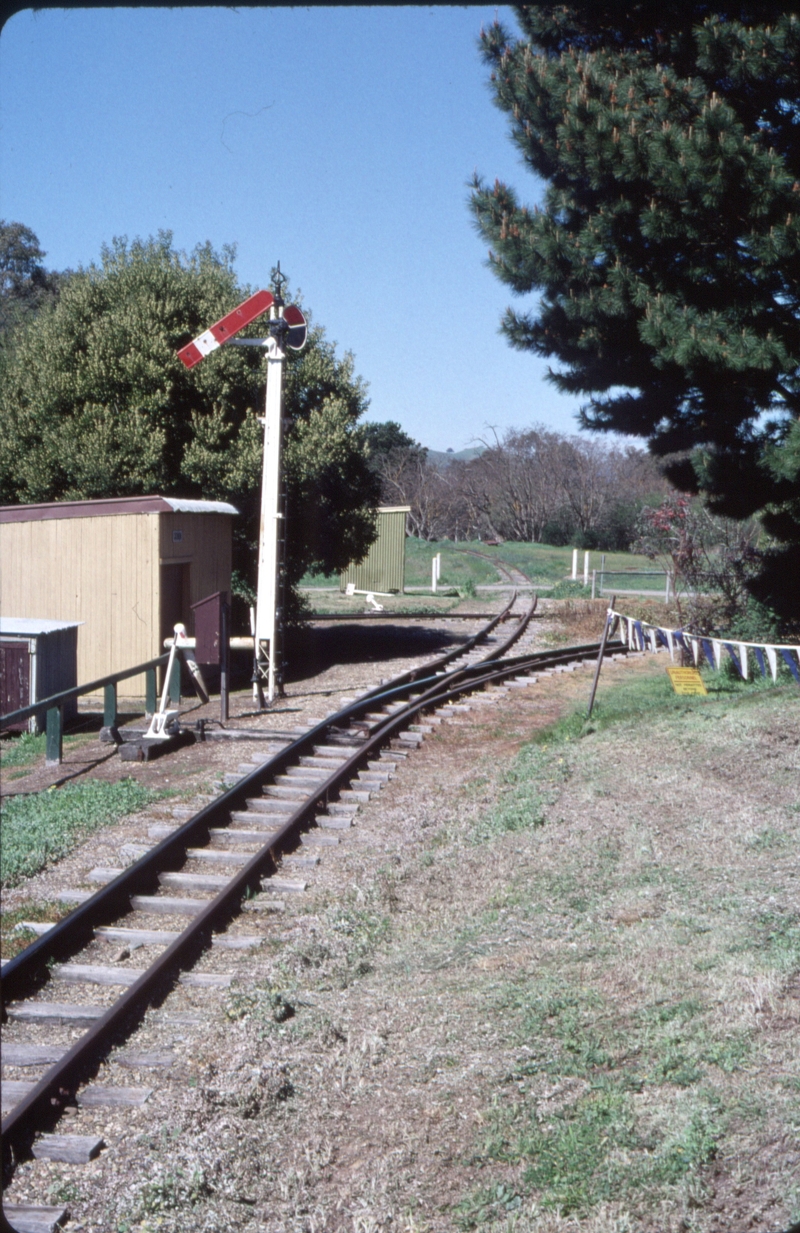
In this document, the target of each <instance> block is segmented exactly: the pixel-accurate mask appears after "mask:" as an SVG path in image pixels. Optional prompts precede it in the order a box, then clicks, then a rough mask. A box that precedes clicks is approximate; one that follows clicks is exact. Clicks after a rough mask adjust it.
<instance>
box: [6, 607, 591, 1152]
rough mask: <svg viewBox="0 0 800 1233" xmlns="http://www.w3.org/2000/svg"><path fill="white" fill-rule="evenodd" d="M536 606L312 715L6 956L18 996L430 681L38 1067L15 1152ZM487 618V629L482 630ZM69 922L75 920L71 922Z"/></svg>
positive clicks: (9, 1125)
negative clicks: (505, 629)
mask: <svg viewBox="0 0 800 1233" xmlns="http://www.w3.org/2000/svg"><path fill="white" fill-rule="evenodd" d="M512 602H513V601H512ZM534 609H535V602H534V604H533V605H532V607H531V610H530V612H529V613H528V614H527V616H526V617H525V618H523V621H522V622H520V626H519V627H518V628H517V629H516V630H514V631H513V632H512V635H511V636H510V637H509V638H508V639H506V640H505V641H504V643H503V645H502V646H501V647H500V648H495V649H494V650H493V651H492V652H491V653H490V656H488V657H486V660H485V661H484V662H483V664H477V665H468V666H465V667H464V668H461V669H459V670H458V671H456V672H455V673H450V674H448V675H447V676H446V677H445V678H444V679H443V678H442V677H441V676H440V675H438V674H437V673H436V671H435V669H434V672H433V674H430V675H428V676H427V677H426V678H423V679H422V680H419V679H417V678H416V673H415V672H413V671H412V674H405V675H407V676H408V675H413V676H414V678H415V679H414V680H405V681H401V683H400V684H395V683H393V684H392V686H391V687H390V688H389V689H388V690H387V689H385V688H384V689H382V690H381V691H380V692H378V693H375V692H371V693H370V694H368V695H365V696H364V697H362V698H360V699H358V700H357V701H356V702H355V703H353V704H351V705H349V706H348V707H346V708H344V709H343V710H342V711H340V712H338V713H337V714H336V715H335V716H332V717H328V718H327V719H326V720H324V721H322V722H321V723H320V724H318V725H316V726H315V728H313V729H312V730H311V731H310V732H309V733H307V734H305V736H303V737H301V738H299V739H298V740H297V741H294V742H292V744H291V745H290V746H289V747H287V748H286V749H284V750H282V751H280V752H279V753H278V754H276V755H274V756H273V758H271V759H269V760H268V762H267V763H265V764H263V765H262V766H260V767H257V768H255V770H254V772H253V773H252V774H251V775H248V776H246V777H245V778H244V779H243V780H241V781H240V782H239V783H238V784H236V785H234V787H233V788H231V789H230V790H229V791H228V792H227V793H224V794H223V795H222V796H221V797H219V798H218V799H217V800H216V801H214V802H211V803H210V804H209V805H208V806H206V807H205V808H204V809H203V810H201V811H200V812H199V813H198V814H196V815H195V816H194V817H193V818H191V819H189V821H188V822H186V823H185V824H184V825H183V826H182V827H179V828H178V829H177V830H176V831H175V832H174V833H173V834H172V835H171V836H169V837H168V838H167V839H165V840H162V842H161V843H160V844H157V845H156V846H155V847H154V848H153V849H151V851H150V852H149V853H147V854H146V855H145V856H144V857H142V858H140V860H139V861H138V862H136V864H135V865H134V866H132V867H131V868H130V869H129V870H126V871H124V873H122V874H120V875H118V877H117V878H115V879H114V880H113V881H112V882H111V883H110V884H108V885H107V886H106V887H104V888H101V890H100V891H98V892H97V893H96V894H95V895H94V896H92V898H91V899H90V900H88V901H87V902H86V903H84V904H82V905H80V906H79V908H77V909H75V911H74V912H73V913H71V914H70V915H69V916H68V917H66V918H65V920H64V921H62V922H59V924H58V925H55V926H54V927H53V929H52V930H50V931H48V933H47V934H44V935H43V936H42V937H41V938H39V939H37V941H36V942H34V943H32V944H31V946H29V947H27V948H26V950H25V951H23V952H22V953H21V954H20V955H18V956H16V957H15V959H12V960H10V961H9V963H8V964H7V965H6V967H5V969H4V971H3V974H2V986H3V994H4V997H5V998H8V997H9V994H10V995H11V997H14V996H15V995H16V996H20V995H21V993H22V990H23V987H24V986H25V985H28V986H30V984H31V983H34V984H35V983H38V981H39V980H40V979H41V978H42V976H44V975H45V972H44V971H43V968H45V967H46V964H47V963H48V962H49V961H51V960H52V959H54V958H56V957H59V956H60V955H61V954H63V953H64V952H65V951H66V950H67V949H69V950H73V951H74V949H76V946H77V945H78V944H80V943H81V942H82V941H86V940H88V938H89V937H90V936H91V934H92V931H93V929H94V927H95V925H97V924H100V923H104V922H105V920H107V919H108V917H109V914H110V913H111V914H112V915H113V913H114V912H116V913H119V912H120V910H128V909H129V906H130V896H131V894H134V893H136V892H137V890H140V888H141V887H145V888H147V889H152V888H154V886H155V885H157V883H158V874H159V873H160V872H165V871H166V869H168V868H170V867H173V866H174V865H176V864H181V863H182V862H183V860H185V856H186V849H187V848H188V847H190V846H194V845H195V844H196V842H197V840H198V839H199V838H203V839H204V840H205V841H208V839H209V837H210V836H209V830H210V827H211V825H212V823H213V822H214V821H217V820H219V819H218V817H217V814H219V813H220V812H225V813H228V812H229V811H230V809H231V808H235V807H236V805H237V804H241V803H243V801H245V800H246V798H247V796H248V794H249V793H251V792H252V791H253V790H255V789H256V788H259V789H260V788H261V787H263V786H264V784H265V782H266V781H267V780H268V779H270V778H272V777H273V776H274V775H275V774H279V773H280V771H281V770H282V769H285V767H286V766H287V765H288V764H290V763H291V762H294V761H296V759H297V758H298V757H299V756H301V754H302V752H303V751H304V750H305V749H308V748H310V747H313V745H314V744H315V743H317V741H318V740H319V739H320V738H321V737H323V736H324V735H325V734H326V733H330V732H331V731H332V730H333V731H335V730H336V728H337V726H339V725H341V724H342V723H343V722H350V721H351V720H356V721H357V719H358V716H359V714H360V713H363V712H365V711H366V710H368V708H369V707H371V706H374V705H375V704H376V703H377V702H378V701H379V700H381V701H383V702H384V703H386V702H388V701H395V700H398V699H399V697H400V695H402V694H407V692H408V690H409V689H410V688H411V687H413V685H414V684H415V683H416V684H417V686H419V685H428V686H429V688H428V689H427V690H425V691H424V692H423V694H422V695H421V697H420V698H417V699H415V700H414V701H413V703H409V704H408V705H407V706H406V707H404V708H402V710H401V711H399V712H398V713H397V714H396V715H394V716H391V717H390V718H389V719H388V720H387V722H386V723H385V724H380V725H378V728H377V730H375V731H374V732H373V733H372V734H371V735H370V736H368V737H367V738H366V740H365V741H363V742H362V743H360V744H359V746H358V747H357V748H356V749H355V750H354V752H353V754H352V755H351V756H350V758H348V759H346V760H345V762H344V763H343V764H342V765H340V766H339V767H338V768H337V769H336V770H335V771H334V772H332V774H331V775H330V776H329V777H328V779H327V780H325V781H323V782H322V783H321V784H320V785H318V787H317V788H316V789H315V790H314V792H313V793H312V794H311V795H309V796H308V797H307V798H306V800H305V801H304V802H302V803H301V804H300V805H299V806H298V807H297V809H296V810H294V811H293V812H292V814H291V815H290V816H289V818H287V819H286V821H285V822H284V824H283V825H282V826H280V827H279V828H278V829H277V830H276V831H274V832H272V833H271V834H270V837H269V840H268V842H267V843H266V844H264V845H263V847H262V848H261V849H260V850H259V851H258V852H256V853H255V854H254V855H253V856H252V857H251V858H250V860H249V861H248V862H247V864H246V865H245V866H244V867H243V868H242V869H241V870H240V871H239V872H238V873H237V874H235V875H234V876H233V877H232V878H231V879H230V880H229V882H228V885H227V886H226V887H225V888H224V889H223V890H222V891H221V892H220V893H219V894H218V895H216V896H215V897H214V898H213V899H211V900H210V901H209V903H208V904H207V906H206V907H204V908H203V909H202V910H201V911H200V912H199V913H198V914H197V915H196V916H195V917H193V919H192V921H191V922H190V923H189V925H187V927H186V928H185V929H184V930H183V932H182V933H181V934H180V935H179V936H178V937H177V938H176V939H175V940H174V941H173V942H172V943H170V944H169V945H168V946H167V947H166V948H165V950H164V952H162V954H161V955H160V956H159V958H158V959H157V960H156V961H155V963H154V964H152V965H151V967H150V968H148V969H147V971H146V972H144V973H142V975H141V976H140V977H139V978H138V979H137V980H136V982H135V983H134V984H133V985H131V986H130V987H129V988H128V989H127V990H125V992H124V993H123V994H122V995H120V997H119V998H117V1000H116V1001H115V1002H114V1004H113V1006H111V1007H109V1009H108V1010H107V1011H106V1013H105V1014H104V1015H103V1016H102V1017H101V1018H100V1019H99V1020H97V1022H96V1023H95V1024H94V1025H93V1026H92V1027H91V1028H90V1029H89V1030H88V1031H87V1032H85V1033H84V1034H83V1036H82V1037H81V1039H80V1040H79V1041H77V1042H76V1043H75V1045H73V1047H72V1048H71V1049H70V1050H68V1051H67V1052H66V1053H65V1054H64V1056H63V1057H62V1058H61V1059H59V1061H58V1062H57V1063H56V1064H55V1065H53V1066H52V1067H51V1068H50V1069H49V1070H48V1071H47V1073H46V1074H45V1075H43V1076H42V1078H41V1079H40V1080H39V1082H38V1083H37V1084H36V1085H35V1086H34V1087H33V1089H32V1090H31V1091H30V1092H29V1093H28V1094H27V1096H25V1097H24V1098H23V1099H22V1100H21V1101H19V1102H18V1103H17V1104H16V1105H15V1107H14V1109H13V1110H12V1111H11V1112H10V1113H9V1115H8V1116H7V1117H6V1119H5V1120H4V1121H3V1123H2V1128H0V1133H2V1136H3V1141H4V1144H6V1145H7V1146H9V1147H11V1148H13V1150H14V1151H15V1154H17V1155H18V1156H20V1155H27V1154H28V1152H29V1150H30V1147H31V1144H32V1142H33V1138H34V1137H35V1135H36V1134H37V1133H40V1132H41V1131H42V1130H43V1129H47V1128H49V1126H50V1125H51V1124H53V1123H54V1122H55V1121H57V1120H58V1118H59V1116H60V1111H61V1109H62V1107H63V1105H64V1104H65V1103H66V1102H67V1101H69V1100H71V1099H73V1096H74V1092H75V1090H76V1089H77V1087H78V1086H79V1085H80V1084H81V1083H82V1082H84V1081H85V1080H86V1079H87V1078H88V1077H89V1076H90V1075H91V1074H92V1073H94V1072H95V1071H96V1069H97V1066H98V1065H99V1063H100V1061H101V1060H102V1058H103V1057H104V1056H105V1055H106V1054H107V1053H108V1050H109V1048H110V1047H111V1044H112V1042H113V1039H114V1037H115V1036H116V1035H118V1033H119V1032H120V1031H121V1030H122V1028H123V1027H124V1026H126V1025H128V1026H130V1025H131V1024H132V1023H134V1022H135V1021H136V1020H137V1019H139V1018H141V1017H142V1015H143V1014H144V1013H145V1012H146V1010H147V1008H148V1007H149V1006H150V1005H151V1004H152V1002H153V1001H154V1000H155V999H156V998H157V997H158V996H159V993H164V994H165V993H166V992H168V990H169V988H171V986H172V984H173V983H174V981H175V979H176V977H177V975H178V973H179V971H180V970H181V969H185V968H186V967H187V966H189V965H190V964H191V963H192V962H194V960H196V959H197V958H198V957H199V955H200V954H201V953H202V952H203V951H204V950H205V949H206V948H207V946H208V945H209V944H210V941H211V934H212V931H213V929H214V928H216V927H219V925H220V924H222V923H223V922H225V921H226V920H227V919H230V918H231V917H232V916H233V915H235V914H236V912H237V911H238V909H239V905H240V903H241V900H242V898H243V897H244V895H246V894H247V893H248V891H254V890H257V889H259V888H260V885H261V878H262V877H263V876H264V875H265V874H266V873H268V872H270V871H274V870H275V869H276V868H277V862H278V859H279V857H280V855H281V854H282V853H283V851H284V850H285V849H286V848H287V847H288V846H290V844H293V843H294V844H296V840H297V836H298V833H299V831H300V829H302V827H303V825H304V824H305V823H307V822H308V820H309V818H310V817H312V816H313V815H314V814H315V813H316V812H318V811H319V810H320V809H321V808H324V806H325V805H326V804H327V802H328V801H329V800H330V799H331V798H332V797H334V796H337V795H338V792H339V790H340V789H341V786H342V785H343V784H344V783H349V782H350V781H351V779H352V778H353V776H354V775H355V774H356V773H357V771H358V769H359V768H360V766H361V764H362V763H363V762H364V760H365V759H369V757H370V754H371V753H372V752H373V751H374V750H375V748H379V747H380V746H381V745H382V744H385V743H386V741H387V740H388V739H391V736H392V734H393V733H394V732H395V731H397V730H399V729H400V728H402V727H403V726H404V724H407V723H408V722H409V720H410V718H412V717H413V715H414V714H416V713H418V711H419V710H420V709H422V708H424V707H425V706H430V705H431V704H432V703H434V702H435V700H436V699H437V698H443V697H444V698H447V697H451V696H455V694H459V695H460V693H462V692H464V691H466V690H468V689H470V688H475V683H474V682H473V681H471V680H470V678H471V677H473V676H474V675H475V673H476V671H480V670H482V671H483V672H484V674H485V672H486V669H485V663H486V662H489V661H490V660H493V659H494V657H495V656H497V655H499V654H502V651H503V649H504V648H505V647H507V646H508V645H509V644H510V643H511V642H513V641H514V640H515V639H516V638H518V637H519V636H520V634H521V632H522V630H523V629H524V628H525V626H526V625H527V623H528V621H529V620H530V618H531V617H532V615H533V611H534ZM501 615H502V614H501ZM499 619H500V618H499V617H498V618H496V619H495V620H494V622H492V623H490V627H491V628H493V627H494V626H495V625H496V624H497V621H498V620H499ZM488 628H489V627H487V630H486V631H483V632H484V636H485V634H486V632H488ZM476 640H477V637H476ZM473 645H474V642H473ZM581 653H583V648H581ZM459 654H464V648H461V649H460V651H459ZM442 658H447V657H442ZM530 658H531V657H529V659H530ZM545 658H552V656H548V655H547V653H545ZM556 658H558V659H564V658H565V655H564V653H563V652H562V653H561V654H560V655H558V656H557V657H556ZM437 662H438V661H434V665H429V671H430V667H434V666H435V664H436V663H437ZM531 662H535V663H542V662H543V660H542V653H539V655H538V656H534V657H533V658H532V659H531ZM504 670H505V671H506V672H509V671H510V672H518V671H519V670H520V668H519V663H518V661H514V663H513V664H512V665H511V666H510V667H509V666H508V665H506V666H505V669H503V667H499V668H496V669H495V670H494V673H492V674H489V676H486V677H485V680H489V679H492V678H493V676H494V675H497V674H498V673H499V674H501V675H502V673H503V671H504ZM458 679H461V681H462V683H461V684H460V685H459V686H457V687H456V689H455V690H454V689H453V682H454V681H455V680H458ZM227 820H229V819H226V821H227ZM132 888H135V889H132ZM68 926H71V927H70V928H68Z"/></svg>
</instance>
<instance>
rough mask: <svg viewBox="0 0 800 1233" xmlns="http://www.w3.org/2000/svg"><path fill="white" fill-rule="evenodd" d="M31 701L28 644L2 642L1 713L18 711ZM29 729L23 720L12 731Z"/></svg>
mask: <svg viewBox="0 0 800 1233" xmlns="http://www.w3.org/2000/svg"><path fill="white" fill-rule="evenodd" d="M30 700H31V654H30V651H29V650H28V644H27V642H0V713H2V714H3V715H7V714H8V713H9V711H18V710H20V709H21V708H22V707H23V706H28V705H29V704H30ZM27 727H28V720H27V719H23V720H21V721H20V723H18V724H13V725H12V727H11V731H14V732H21V731H22V730H23V729H25V728H27Z"/></svg>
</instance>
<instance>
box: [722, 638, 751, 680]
mask: <svg viewBox="0 0 800 1233" xmlns="http://www.w3.org/2000/svg"><path fill="white" fill-rule="evenodd" d="M723 646H724V647H725V650H726V651H727V652H728V654H729V655H730V657H731V659H732V660H733V662H734V664H735V665H736V671H737V672H738V673H739V676H740V677H741V678H742V680H745V679H746V675H745V673H744V672H743V671H742V661H741V659H740V656H741V653H742V648H741V645H740V646H739V653H738V654H737V653H736V651H734V649H733V643H732V642H725V643H723ZM746 662H747V660H746V659H745V663H746Z"/></svg>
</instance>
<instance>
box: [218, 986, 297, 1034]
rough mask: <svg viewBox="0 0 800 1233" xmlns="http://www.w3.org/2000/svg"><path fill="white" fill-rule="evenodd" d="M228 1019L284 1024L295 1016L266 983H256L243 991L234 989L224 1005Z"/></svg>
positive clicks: (278, 992) (290, 1005)
mask: <svg viewBox="0 0 800 1233" xmlns="http://www.w3.org/2000/svg"><path fill="white" fill-rule="evenodd" d="M224 1011H225V1014H226V1015H227V1016H228V1018H229V1019H233V1020H242V1019H244V1020H246V1019H255V1020H256V1021H258V1022H259V1023H265V1024H269V1023H285V1022H286V1021H287V1019H291V1018H293V1017H294V1015H295V1013H296V1012H295V1008H294V1006H293V1005H292V1004H291V1002H290V1001H289V1000H288V999H287V998H286V997H285V995H284V994H283V993H281V992H280V991H279V990H277V989H274V988H273V987H272V985H271V984H270V983H269V982H268V981H256V983H255V984H251V985H248V986H247V988H245V989H234V990H232V991H231V993H229V994H228V997H227V998H226V1000H225V1004H224Z"/></svg>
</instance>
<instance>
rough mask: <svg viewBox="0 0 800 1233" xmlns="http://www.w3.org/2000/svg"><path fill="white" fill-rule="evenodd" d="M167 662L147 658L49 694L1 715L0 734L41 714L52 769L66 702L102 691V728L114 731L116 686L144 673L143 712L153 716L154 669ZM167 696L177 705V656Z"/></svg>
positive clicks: (155, 701) (60, 740)
mask: <svg viewBox="0 0 800 1233" xmlns="http://www.w3.org/2000/svg"><path fill="white" fill-rule="evenodd" d="M168 660H169V655H159V656H158V658H157V659H150V660H148V661H147V663H146V664H137V665H136V667H135V668H126V669H125V670H124V672H112V673H110V674H109V675H108V676H102V677H100V679H99V680H97V681H90V682H89V684H88V685H76V686H75V687H74V688H73V689H65V690H63V691H62V692H61V693H59V694H52V695H51V696H50V697H49V698H41V699H40V700H39V701H38V702H34V703H32V704H31V705H30V706H23V707H20V708H19V710H16V711H9V713H8V714H7V715H0V731H1V730H2V729H4V728H9V727H11V725H12V724H17V723H21V722H22V720H24V719H29V718H30V717H31V716H32V715H40V714H41V713H42V711H44V712H45V715H46V719H45V732H46V734H47V739H46V741H45V762H46V764H47V765H48V766H55V765H57V764H58V763H59V762H61V760H62V756H63V736H64V703H65V702H70V701H71V700H72V699H73V698H80V697H81V696H82V695H83V694H94V693H99V691H100V690H101V689H102V690H103V727H104V728H116V726H117V718H118V713H117V685H118V683H119V682H120V681H125V680H127V679H128V677H131V676H138V675H139V674H140V673H142V672H143V673H144V674H145V710H146V712H147V714H148V715H152V714H153V713H154V712H155V710H156V709H157V707H158V694H157V684H158V683H157V681H156V669H157V668H159V667H161V665H162V664H166V663H167V661H168ZM169 696H170V699H171V701H172V702H173V703H174V704H175V705H176V706H179V705H180V698H181V661H180V659H179V658H178V657H177V656H176V657H175V659H174V660H173V664H172V672H171V673H170V681H169Z"/></svg>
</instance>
